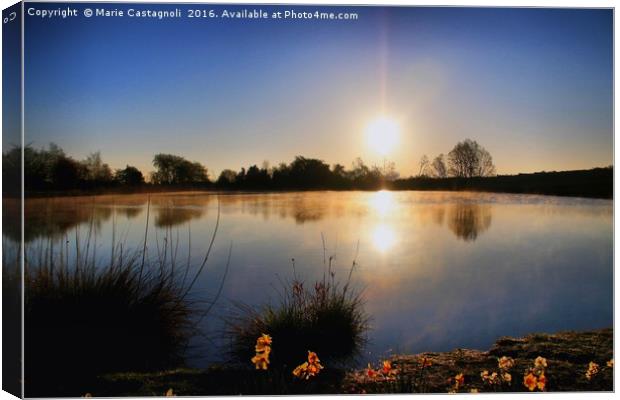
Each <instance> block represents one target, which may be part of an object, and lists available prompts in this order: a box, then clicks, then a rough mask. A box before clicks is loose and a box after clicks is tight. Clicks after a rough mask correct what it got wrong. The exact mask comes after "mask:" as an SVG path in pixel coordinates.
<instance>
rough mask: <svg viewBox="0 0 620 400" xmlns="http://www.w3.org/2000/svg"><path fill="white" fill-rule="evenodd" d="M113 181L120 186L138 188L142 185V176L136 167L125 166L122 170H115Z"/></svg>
mask: <svg viewBox="0 0 620 400" xmlns="http://www.w3.org/2000/svg"><path fill="white" fill-rule="evenodd" d="M114 179H115V180H116V181H117V182H118V183H120V184H121V185H126V186H139V185H142V184H144V175H142V172H140V170H139V169H138V168H136V167H132V166H130V165H127V166H126V167H125V168H124V169H117V170H116V172H115V173H114Z"/></svg>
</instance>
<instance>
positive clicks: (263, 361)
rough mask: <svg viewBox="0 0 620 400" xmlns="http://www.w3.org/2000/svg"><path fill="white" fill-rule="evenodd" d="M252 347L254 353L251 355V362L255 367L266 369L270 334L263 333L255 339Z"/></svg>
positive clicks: (269, 350) (269, 351) (269, 349)
mask: <svg viewBox="0 0 620 400" xmlns="http://www.w3.org/2000/svg"><path fill="white" fill-rule="evenodd" d="M254 349H255V351H256V355H255V356H254V357H252V360H251V361H252V363H254V365H255V366H256V369H263V370H266V369H267V368H268V366H269V354H270V353H271V336H269V335H266V334H264V333H263V334H262V335H261V336H260V337H259V338H258V339H256V346H255V347H254Z"/></svg>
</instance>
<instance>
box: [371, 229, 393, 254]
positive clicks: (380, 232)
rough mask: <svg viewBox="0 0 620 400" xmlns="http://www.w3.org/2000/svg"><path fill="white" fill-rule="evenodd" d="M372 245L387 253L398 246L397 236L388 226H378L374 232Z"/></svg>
mask: <svg viewBox="0 0 620 400" xmlns="http://www.w3.org/2000/svg"><path fill="white" fill-rule="evenodd" d="M372 243H373V245H374V246H375V248H376V249H377V250H379V251H380V252H381V253H385V252H386V251H388V250H390V249H391V248H392V247H394V245H395V244H396V234H395V233H394V230H393V229H392V228H391V227H390V226H388V225H384V224H381V225H378V226H377V227H375V229H374V230H373V232H372Z"/></svg>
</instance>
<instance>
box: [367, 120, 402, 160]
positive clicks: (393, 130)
mask: <svg viewBox="0 0 620 400" xmlns="http://www.w3.org/2000/svg"><path fill="white" fill-rule="evenodd" d="M399 134H400V128H399V126H398V124H397V123H396V121H394V120H393V119H390V118H386V117H381V118H377V119H375V120H374V121H372V122H371V123H370V124H368V126H367V127H366V140H367V141H368V145H369V146H370V148H371V149H373V150H374V151H376V152H377V153H379V154H381V155H382V156H386V155H388V154H389V153H391V152H392V150H393V149H394V147H396V145H397V144H398V136H399Z"/></svg>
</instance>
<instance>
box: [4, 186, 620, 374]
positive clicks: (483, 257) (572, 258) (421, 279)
mask: <svg viewBox="0 0 620 400" xmlns="http://www.w3.org/2000/svg"><path fill="white" fill-rule="evenodd" d="M147 203H148V197H147V195H142V194H140V195H106V196H96V197H79V198H49V199H29V200H27V201H26V206H25V210H26V224H27V226H26V232H25V238H26V256H27V258H30V259H32V258H33V257H41V256H42V254H43V256H45V254H46V250H45V249H48V248H50V247H51V248H52V249H53V251H59V248H60V247H62V246H64V247H63V248H64V249H68V248H71V247H74V246H75V242H76V240H78V241H80V243H84V242H85V241H86V240H87V237H88V236H89V235H90V237H91V238H92V239H94V240H92V242H93V245H92V249H93V250H92V253H91V254H92V257H93V259H94V260H95V263H96V264H98V265H104V264H105V263H106V261H109V259H110V257H111V253H112V246H111V244H112V242H113V241H114V242H116V243H123V248H124V251H126V252H130V251H132V250H140V249H141V248H142V245H143V240H144V231H145V224H146V220H147ZM218 203H219V207H220V211H221V214H220V226H219V231H218V234H217V237H216V239H215V243H214V248H213V252H212V254H211V257H210V259H209V262H208V264H207V267H206V269H205V271H204V272H203V274H202V275H201V276H200V278H199V281H198V282H197V284H196V286H195V288H194V290H193V293H192V296H193V297H194V298H196V299H207V300H208V299H212V298H213V296H214V295H215V293H216V292H217V290H218V288H219V286H220V284H221V280H222V277H223V275H224V269H225V265H226V262H227V258H228V249H229V245H230V243H231V242H232V244H233V250H232V258H231V262H230V269H229V272H228V275H227V278H226V280H225V281H224V286H223V290H222V294H221V296H220V297H219V298H218V301H217V303H216V305H215V307H214V308H213V310H212V314H210V315H209V316H208V317H207V318H205V319H204V320H202V321H201V323H200V328H201V332H202V334H201V335H198V336H196V337H195V338H194V340H193V341H192V346H191V349H190V352H189V353H190V354H189V356H190V359H189V362H190V364H191V365H197V366H204V365H207V364H208V363H209V362H210V361H213V360H218V359H219V358H220V357H221V354H222V353H221V352H222V349H223V348H224V349H225V347H226V343H227V338H226V337H224V336H223V335H222V329H223V323H222V320H221V318H222V317H225V316H227V315H229V313H230V312H231V309H232V303H233V302H242V303H244V304H248V305H253V306H257V307H258V306H260V305H262V304H265V303H266V302H269V301H271V302H276V301H277V299H278V293H277V290H276V289H278V288H279V287H280V283H279V282H280V280H281V279H284V280H286V279H290V278H292V276H293V267H292V264H293V263H292V259H294V260H295V272H296V274H297V276H298V277H301V278H304V279H305V280H306V282H308V283H309V284H312V283H313V282H314V280H317V279H321V278H322V277H323V274H324V273H325V264H324V261H325V260H327V259H329V257H332V259H333V270H334V271H335V276H336V280H338V278H340V279H342V280H344V279H346V277H347V275H348V273H349V270H350V268H351V265H352V262H353V260H354V259H355V260H356V261H357V266H356V268H355V270H354V272H353V284H354V286H355V287H356V288H358V289H359V290H363V293H364V298H365V300H366V303H365V306H366V311H367V312H368V314H369V315H370V316H371V318H372V321H371V325H372V330H371V331H370V332H369V339H370V344H369V346H368V347H367V348H366V353H365V355H364V358H365V359H368V360H376V359H377V358H379V357H382V356H385V355H387V354H390V352H394V353H404V352H421V351H443V350H451V349H454V348H457V347H461V348H480V349H485V348H488V347H489V346H490V345H491V344H492V343H493V342H494V341H495V340H496V339H497V338H498V337H499V336H503V335H511V336H518V335H523V334H528V333H532V332H554V331H558V330H569V329H573V330H582V329H593V328H602V327H606V326H610V325H611V324H612V321H613V302H612V299H613V242H612V241H613V220H612V216H613V202H612V201H611V200H592V199H578V198H559V197H551V196H533V195H503V194H482V193H452V192H386V191H381V192H304V193H278V194H222V195H217V194H205V193H167V194H157V195H151V197H150V210H149V214H150V215H149V223H150V231H149V236H148V240H147V249H148V257H149V258H150V259H151V260H152V261H153V263H156V260H157V259H158V257H161V255H162V253H163V249H164V245H167V246H168V247H169V249H170V250H168V253H167V257H172V256H173V254H174V257H175V259H176V263H177V264H178V265H179V268H184V267H185V266H186V265H188V264H189V265H191V266H192V267H191V268H197V266H198V265H200V263H201V261H202V259H203V258H204V253H205V251H206V248H207V246H208V243H209V241H210V239H211V235H212V233H213V229H214V226H215V221H216V218H217V210H218ZM10 208H11V204H10V202H7V203H6V204H5V218H10V216H11V215H14V214H12V213H11V209H10ZM7 225H8V224H7ZM190 237H191V241H190V240H189V238H190ZM322 238H323V239H322ZM18 239H19V238H18V237H17V234H14V233H13V232H11V230H10V229H5V232H4V238H3V247H4V250H5V259H6V258H7V257H10V254H11V252H12V251H16V250H15V249H16V247H17V245H16V240H18ZM323 240H324V242H325V249H324V247H323ZM190 242H191V247H190ZM324 250H325V251H324ZM116 251H118V249H117V250H116ZM65 256H66V257H68V258H69V265H71V257H75V255H74V254H72V253H71V252H69V255H65ZM116 256H118V254H117V255H116Z"/></svg>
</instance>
